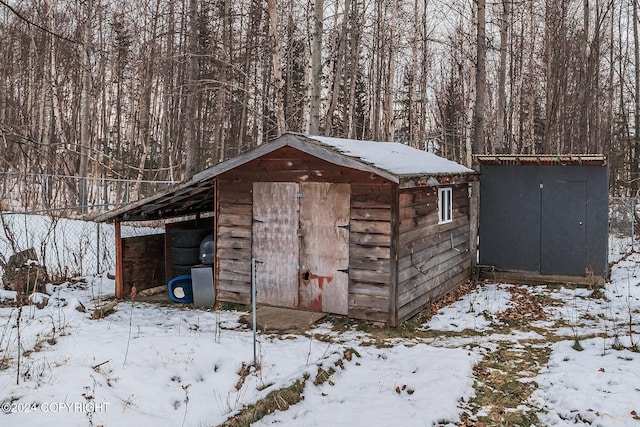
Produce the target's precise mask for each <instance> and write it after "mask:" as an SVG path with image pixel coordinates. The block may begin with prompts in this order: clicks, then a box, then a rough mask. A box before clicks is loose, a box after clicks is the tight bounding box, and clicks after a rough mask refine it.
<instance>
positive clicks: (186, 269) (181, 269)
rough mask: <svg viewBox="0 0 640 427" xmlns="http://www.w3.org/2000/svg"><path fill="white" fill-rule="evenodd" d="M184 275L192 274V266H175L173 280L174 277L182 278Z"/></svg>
mask: <svg viewBox="0 0 640 427" xmlns="http://www.w3.org/2000/svg"><path fill="white" fill-rule="evenodd" d="M183 274H191V266H190V265H180V264H173V274H172V276H171V279H173V278H174V277H178V276H182V275H183Z"/></svg>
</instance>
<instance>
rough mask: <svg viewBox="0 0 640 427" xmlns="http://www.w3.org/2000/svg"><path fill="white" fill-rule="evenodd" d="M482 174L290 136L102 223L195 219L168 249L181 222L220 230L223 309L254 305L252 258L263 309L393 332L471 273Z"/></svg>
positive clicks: (368, 144)
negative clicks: (474, 190) (472, 187)
mask: <svg viewBox="0 0 640 427" xmlns="http://www.w3.org/2000/svg"><path fill="white" fill-rule="evenodd" d="M476 179H477V174H476V173H475V172H474V171H473V170H471V169H468V168H466V167H464V166H462V165H459V164H457V163H455V162H452V161H449V160H446V159H444V158H441V157H438V156H436V155H434V154H431V153H428V152H425V151H422V150H418V149H415V148H411V147H409V146H407V145H404V144H399V143H390V142H374V141H355V140H346V139H337V138H327V137H317V136H305V135H300V134H291V133H289V134H285V135H283V136H281V137H279V138H277V139H275V140H274V141H272V142H269V143H267V144H264V145H261V146H258V147H257V148H255V149H253V150H251V151H249V152H247V153H245V154H242V155H240V156H238V157H236V158H233V159H230V160H228V161H225V162H223V163H220V164H218V165H216V166H214V167H211V168H209V169H207V170H205V171H203V172H201V173H198V174H196V175H195V176H194V177H193V178H192V179H191V180H189V181H188V182H185V183H183V184H181V185H180V186H178V187H177V188H175V189H171V190H167V191H166V192H164V193H161V194H158V195H156V196H154V197H151V198H147V199H143V200H140V201H138V202H135V203H132V204H130V205H127V206H125V207H123V208H121V209H119V210H117V211H113V212H110V213H108V214H106V215H103V216H102V217H101V218H99V220H103V221H115V222H116V223H117V224H119V223H121V222H123V221H139V220H158V219H166V218H170V217H181V216H186V215H195V219H192V220H191V222H189V223H184V224H182V225H181V223H173V224H167V234H166V235H165V245H164V247H165V252H166V250H167V248H168V247H169V245H170V243H168V242H169V241H170V240H171V230H173V229H175V228H176V227H178V228H179V227H187V228H189V227H193V226H194V224H199V225H198V227H202V226H203V224H204V226H205V227H210V228H211V230H212V232H213V235H214V238H215V250H216V252H215V265H214V272H215V273H214V278H215V279H214V283H215V295H216V301H217V302H233V303H240V304H249V303H251V280H252V274H251V260H252V258H253V259H254V260H255V261H256V266H257V267H256V276H255V277H256V290H257V302H258V303H259V304H267V305H273V306H281V307H290V308H299V309H306V310H315V311H323V312H327V313H336V314H342V315H348V316H349V317H352V318H356V319H362V320H367V321H375V322H382V323H386V324H390V325H395V324H397V323H398V322H401V321H403V320H406V319H408V318H410V317H411V316H413V315H414V314H416V313H417V312H418V311H420V310H421V309H423V308H424V307H425V306H426V305H428V304H429V303H430V302H431V301H433V300H435V299H437V298H439V297H441V296H443V295H444V294H446V293H448V292H450V291H451V290H453V289H455V288H456V287H457V286H458V285H460V284H461V283H463V282H465V281H466V280H467V279H468V278H469V276H470V270H471V255H470V254H471V251H470V241H472V240H474V239H472V238H471V236H470V230H471V227H470V213H471V211H470V199H469V183H470V182H471V181H474V180H476ZM206 211H211V212H213V215H212V216H211V218H204V219H203V218H201V217H200V215H199V214H200V213H202V212H206ZM192 218H193V217H192ZM117 227H118V225H117ZM118 245H119V246H121V247H122V244H118ZM156 245H157V243H156ZM122 252H123V251H122V249H121V250H120V256H117V258H118V260H117V263H119V264H120V265H121V267H120V268H117V269H116V271H117V274H119V275H120V277H117V278H116V280H117V288H118V293H119V296H120V297H122V296H124V295H125V294H126V290H127V289H129V288H130V284H129V285H127V281H128V278H127V277H126V275H127V274H126V271H125V270H126V269H125V270H123V268H122V266H124V265H126V264H127V259H126V256H124V254H123V253H122ZM139 253H140V252H139V251H138V256H139ZM153 256H154V257H156V258H157V257H158V256H159V255H158V254H157V253H155V254H154V255H153ZM168 258H170V257H167V255H166V253H165V271H164V273H165V274H164V280H166V279H169V278H171V277H172V276H174V272H173V271H172V264H171V260H170V259H168ZM148 261H151V260H148ZM139 264H140V263H139ZM143 264H145V263H143ZM146 264H149V265H151V262H147V263H146ZM138 289H139V288H138Z"/></svg>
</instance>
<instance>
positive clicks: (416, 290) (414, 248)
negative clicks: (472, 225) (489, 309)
mask: <svg viewBox="0 0 640 427" xmlns="http://www.w3.org/2000/svg"><path fill="white" fill-rule="evenodd" d="M452 188H453V194H452V196H453V221H452V222H450V223H446V224H438V188H437V187H422V188H417V189H408V190H402V191H401V192H400V194H399V213H398V216H399V237H398V239H399V240H398V273H397V274H398V278H397V280H398V285H397V300H396V307H397V313H398V314H397V316H398V322H401V321H404V320H406V319H408V318H410V317H411V316H413V315H414V314H416V313H417V312H419V311H420V310H421V309H422V308H423V307H424V306H425V305H427V304H429V303H430V302H431V301H434V300H436V299H438V298H440V297H442V296H444V295H445V294H447V293H448V292H450V291H451V290H453V289H455V288H456V287H457V286H459V285H460V284H461V283H463V282H464V281H465V280H467V279H468V278H469V273H470V268H471V257H470V252H469V196H468V184H463V185H453V186H452Z"/></svg>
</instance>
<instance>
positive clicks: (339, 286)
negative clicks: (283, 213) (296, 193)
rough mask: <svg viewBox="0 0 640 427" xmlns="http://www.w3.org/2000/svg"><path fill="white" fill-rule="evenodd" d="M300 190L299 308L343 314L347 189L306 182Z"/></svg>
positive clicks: (345, 304)
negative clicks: (300, 266)
mask: <svg viewBox="0 0 640 427" xmlns="http://www.w3.org/2000/svg"><path fill="white" fill-rule="evenodd" d="M300 190H301V193H302V194H301V196H302V197H301V198H300V229H301V234H302V244H301V253H300V264H301V265H302V266H303V267H302V270H301V274H300V306H301V308H306V309H309V310H315V311H323V312H325V313H337V314H347V312H348V310H349V301H348V298H349V273H348V268H349V217H350V199H351V188H350V186H349V184H329V183H316V182H308V183H302V184H301V185H300Z"/></svg>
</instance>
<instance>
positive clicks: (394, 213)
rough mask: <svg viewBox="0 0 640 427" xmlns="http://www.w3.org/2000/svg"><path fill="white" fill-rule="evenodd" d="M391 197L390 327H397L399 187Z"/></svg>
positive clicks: (395, 188)
mask: <svg viewBox="0 0 640 427" xmlns="http://www.w3.org/2000/svg"><path fill="white" fill-rule="evenodd" d="M391 197H392V202H391V237H390V238H391V242H390V248H389V249H390V256H391V259H390V265H389V270H390V272H389V276H390V277H389V326H396V325H397V324H398V247H399V244H400V195H399V191H398V187H396V186H393V188H392V189H391Z"/></svg>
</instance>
